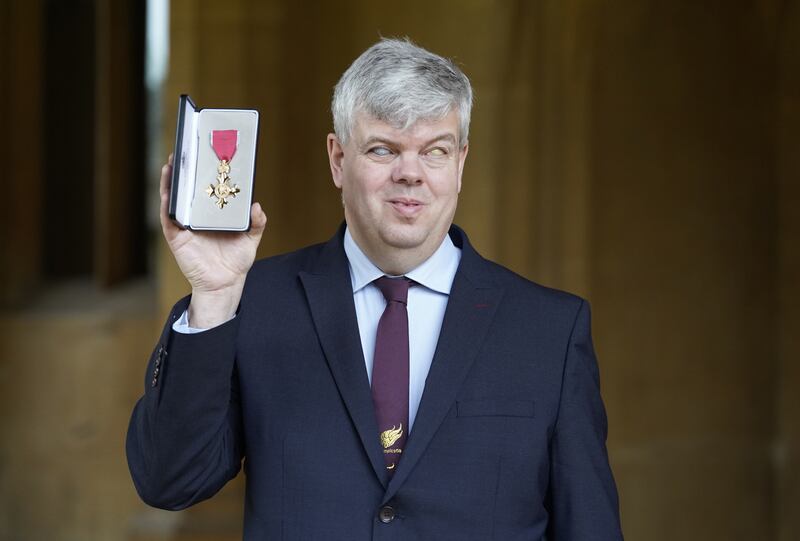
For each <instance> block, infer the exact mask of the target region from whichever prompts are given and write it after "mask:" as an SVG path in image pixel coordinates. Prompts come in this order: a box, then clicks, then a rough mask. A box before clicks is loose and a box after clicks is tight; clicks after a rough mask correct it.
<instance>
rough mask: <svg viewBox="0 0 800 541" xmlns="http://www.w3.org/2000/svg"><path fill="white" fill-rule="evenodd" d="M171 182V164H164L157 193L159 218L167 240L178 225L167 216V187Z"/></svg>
mask: <svg viewBox="0 0 800 541" xmlns="http://www.w3.org/2000/svg"><path fill="white" fill-rule="evenodd" d="M171 182H172V166H170V165H169V164H165V165H164V167H162V168H161V182H160V184H159V195H160V196H161V205H160V207H161V208H160V212H159V218H160V220H161V229H162V231H163V232H164V237H165V238H166V239H167V240H170V239H171V238H172V237H173V236H174V235H175V234H176V232H177V231H176V230H177V229H178V226H176V225H175V224H174V223H173V222H172V220H171V219H170V217H169V195H170V193H169V188H170V184H171Z"/></svg>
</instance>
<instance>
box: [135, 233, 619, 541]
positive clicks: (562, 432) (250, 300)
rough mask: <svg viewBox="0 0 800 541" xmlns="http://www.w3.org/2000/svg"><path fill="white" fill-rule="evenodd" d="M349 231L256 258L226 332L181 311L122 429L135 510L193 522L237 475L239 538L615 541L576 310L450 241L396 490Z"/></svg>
mask: <svg viewBox="0 0 800 541" xmlns="http://www.w3.org/2000/svg"><path fill="white" fill-rule="evenodd" d="M342 234H343V228H342V229H340V231H339V232H338V233H337V234H336V235H335V236H334V237H333V239H331V240H330V241H329V242H327V243H325V244H320V245H316V246H311V247H309V248H305V249H302V250H299V251H297V252H293V253H290V254H287V255H281V256H276V257H271V258H268V259H264V260H260V261H258V262H256V264H255V265H254V266H253V268H252V269H251V271H250V273H249V275H248V277H247V282H246V285H245V291H244V294H243V297H242V301H241V305H240V309H239V312H238V315H237V316H236V318H234V319H233V320H231V321H229V322H228V323H225V324H223V325H221V326H219V327H216V328H214V329H211V330H208V331H206V332H203V333H200V334H196V335H182V334H179V333H174V332H172V331H171V326H172V323H173V321H174V320H175V319H176V318H178V317H180V315H181V314H182V313H183V311H184V310H185V309H186V307H187V305H188V299H184V300H182V301H180V302H179V303H178V304H177V305H176V306H175V307H174V309H173V310H172V313H171V314H170V316H169V318H168V321H167V323H166V325H165V327H164V331H163V333H162V335H161V339H160V341H159V344H158V346H157V347H156V349H155V351H154V353H153V355H152V358H151V359H150V363H149V367H148V370H147V376H146V382H145V393H144V396H143V397H142V398H141V399H140V400H139V402H138V403H137V405H136V407H135V409H134V412H133V417H132V419H131V423H130V427H129V431H128V439H127V454H128V462H129V465H130V469H131V473H132V476H133V479H134V483H135V485H136V488H137V490H138V492H139V494H140V495H141V497H142V498H143V499H144V501H146V502H147V503H149V504H151V505H154V506H157V507H162V508H166V509H181V508H184V507H187V506H189V505H191V504H193V503H196V502H198V501H201V500H203V499H205V498H209V497H210V496H212V495H213V494H214V493H216V492H217V491H218V490H219V489H220V487H222V486H223V485H224V484H225V483H226V482H227V481H228V480H229V479H231V478H233V477H234V476H235V475H236V474H237V473H238V472H239V470H240V468H241V466H242V464H243V465H244V472H245V475H246V498H245V518H244V532H245V533H244V538H245V539H246V540H298V541H313V540H320V541H338V540H341V541H361V540H368V539H385V540H390V539H391V540H397V541H412V540H426V541H428V540H430V541H443V540H457V541H470V540H475V541H487V540H499V541H517V540H519V541H523V540H524V541H534V540H536V541H539V540H543V539H547V540H548V541H566V540H570V541H587V540H603V541H611V540H619V539H622V534H621V532H620V526H619V517H618V503H617V493H616V488H615V485H614V480H613V477H612V474H611V471H610V469H609V465H608V458H607V454H606V449H605V439H606V417H605V411H604V408H603V404H602V401H601V399H600V390H599V382H598V370H597V363H596V361H595V356H594V352H593V348H592V342H591V335H590V319H589V307H588V305H587V304H586V302H584V301H583V300H581V299H580V298H578V297H575V296H572V295H569V294H567V293H563V292H559V291H554V290H551V289H547V288H544V287H542V286H539V285H536V284H534V283H532V282H530V281H528V280H525V279H524V278H521V277H520V276H518V275H515V274H514V273H512V272H510V271H509V270H507V269H505V268H503V267H501V266H499V265H496V264H494V263H491V262H489V261H487V260H485V259H483V258H482V257H481V256H480V255H478V253H476V252H475V250H474V249H473V248H472V247H471V246H470V244H469V242H468V240H467V238H466V235H465V234H464V233H463V231H461V230H460V229H458V228H456V227H453V228H452V229H451V231H450V235H451V237H452V238H453V241H454V242H455V244H456V245H457V246H459V247H460V248H461V249H462V259H461V263H460V266H459V268H458V272H457V274H456V277H455V281H454V283H453V288H452V292H451V295H450V298H449V301H448V305H447V311H446V313H445V316H444V321H443V324H442V329H441V333H440V336H439V342H438V346H437V349H436V353H435V356H434V359H433V363H432V365H431V368H430V372H429V374H428V378H427V380H426V382H425V390H424V393H423V396H422V401H421V403H420V407H419V412H418V414H417V417H416V420H415V423H414V428H413V430H412V431H411V433H410V434H409V438H408V441H407V445H406V449H405V452H404V453H403V457H402V459H401V460H400V463H399V465H398V467H397V469H396V470H395V474H394V476H393V477H392V478H389V477H388V475H387V471H386V469H385V464H384V460H383V456H382V452H381V447H380V443H379V438H378V428H377V424H376V421H375V416H374V412H373V406H372V399H371V395H370V389H369V383H368V380H367V373H366V370H365V368H364V358H363V355H362V351H361V342H360V339H359V335H358V325H357V321H356V313H355V307H354V304H353V295H352V287H351V282H350V275H349V270H348V264H347V259H346V256H345V254H344V249H343V245H342ZM381 510H383V512H381Z"/></svg>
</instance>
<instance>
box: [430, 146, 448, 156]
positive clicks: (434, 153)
mask: <svg viewBox="0 0 800 541" xmlns="http://www.w3.org/2000/svg"><path fill="white" fill-rule="evenodd" d="M428 155H429V156H446V155H447V152H446V151H445V149H443V148H438V147H437V148H432V149H431V150H429V151H428Z"/></svg>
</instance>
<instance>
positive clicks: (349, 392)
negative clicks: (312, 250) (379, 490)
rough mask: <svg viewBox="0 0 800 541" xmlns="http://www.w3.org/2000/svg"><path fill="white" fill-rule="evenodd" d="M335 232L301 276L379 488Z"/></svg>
mask: <svg viewBox="0 0 800 541" xmlns="http://www.w3.org/2000/svg"><path fill="white" fill-rule="evenodd" d="M343 231H344V228H342V229H340V230H339V232H338V233H337V234H336V236H335V237H334V238H333V239H332V240H331V241H330V242H328V243H327V244H326V245H325V246H324V248H323V250H322V253H321V255H320V259H319V260H318V262H317V264H316V265H315V266H314V269H313V270H312V271H311V272H301V273H300V280H301V282H302V284H303V287H304V288H305V291H306V297H307V298H308V304H309V307H310V308H311V315H312V318H313V320H314V326H315V327H316V330H317V335H318V336H319V340H320V343H321V344H322V349H323V351H324V353H325V358H326V360H327V361H328V366H329V367H330V369H331V373H332V374H333V377H334V379H335V381H336V385H337V387H338V388H339V393H340V394H341V396H342V400H343V401H344V403H345V406H346V407H347V411H348V412H349V413H350V417H351V418H352V420H353V424H354V425H355V427H356V430H357V432H358V435H359V438H360V439H361V443H362V445H363V446H364V449H365V451H366V453H367V456H368V457H369V461H370V463H371V464H372V467H373V469H374V470H375V474H376V475H377V476H378V479H379V480H380V481H381V483H382V484H383V486H384V487H386V485H387V482H388V475H387V474H386V465H385V463H384V459H383V454H382V452H381V448H380V442H379V439H378V424H377V422H376V421H375V410H374V407H373V404H372V395H371V394H370V388H369V380H368V379H367V372H366V369H365V367H364V354H363V352H362V351H361V340H360V337H359V331H358V321H357V319H356V312H355V305H354V304H353V290H352V286H351V281H350V271H349V268H348V265H347V257H346V256H345V254H344V249H343V247H342V234H343Z"/></svg>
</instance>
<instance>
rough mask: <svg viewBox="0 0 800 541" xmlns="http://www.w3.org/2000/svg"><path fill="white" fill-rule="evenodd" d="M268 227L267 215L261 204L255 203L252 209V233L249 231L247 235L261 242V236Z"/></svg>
mask: <svg viewBox="0 0 800 541" xmlns="http://www.w3.org/2000/svg"><path fill="white" fill-rule="evenodd" d="M266 227H267V215H266V214H264V210H263V209H262V208H261V204H260V203H253V205H252V206H251V207H250V231H248V233H247V235H248V236H249V237H250V238H251V239H253V240H255V241H256V242H258V241H259V240H261V235H262V234H263V233H264V229H265V228H266Z"/></svg>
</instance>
